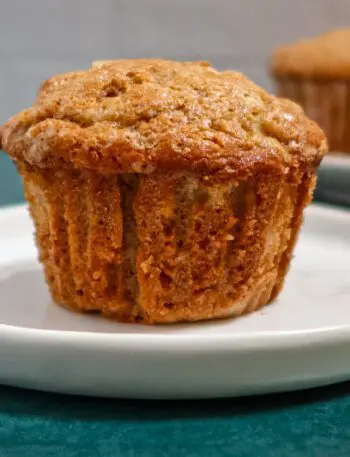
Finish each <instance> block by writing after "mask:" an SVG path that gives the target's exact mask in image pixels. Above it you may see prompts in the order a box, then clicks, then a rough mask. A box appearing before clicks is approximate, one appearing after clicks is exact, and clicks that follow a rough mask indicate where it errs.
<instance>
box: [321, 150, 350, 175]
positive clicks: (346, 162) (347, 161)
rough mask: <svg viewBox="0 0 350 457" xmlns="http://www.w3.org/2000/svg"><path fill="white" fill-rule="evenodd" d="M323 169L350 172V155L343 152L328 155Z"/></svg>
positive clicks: (323, 162)
mask: <svg viewBox="0 0 350 457" xmlns="http://www.w3.org/2000/svg"><path fill="white" fill-rule="evenodd" d="M321 167H322V168H323V169H329V170H342V171H345V170H346V171H347V172H349V171H350V154H349V153H347V154H345V153H343V152H333V153H331V154H327V155H326V156H325V157H324V159H323V160H322V164H321Z"/></svg>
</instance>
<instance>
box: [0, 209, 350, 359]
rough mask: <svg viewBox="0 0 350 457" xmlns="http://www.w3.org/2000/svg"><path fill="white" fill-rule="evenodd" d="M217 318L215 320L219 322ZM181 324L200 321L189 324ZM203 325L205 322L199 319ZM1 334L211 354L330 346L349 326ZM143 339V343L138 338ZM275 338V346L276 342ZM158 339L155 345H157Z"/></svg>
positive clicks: (9, 329)
mask: <svg viewBox="0 0 350 457" xmlns="http://www.w3.org/2000/svg"><path fill="white" fill-rule="evenodd" d="M307 211H308V212H311V213H312V214H314V215H315V216H316V217H326V218H327V219H328V220H329V219H333V220H337V221H347V222H349V224H350V211H349V210H347V209H342V208H334V207H332V206H329V205H325V204H318V203H317V204H315V203H313V204H312V205H310V206H309V208H308V209H307ZM26 213H27V205H26V204H16V205H9V206H6V207H3V208H0V223H1V222H2V221H3V220H6V219H7V221H8V218H9V217H10V218H12V217H21V216H22V217H23V216H24V214H26ZM220 322H222V321H220V320H219V321H218V322H217V323H218V324H220ZM187 325H201V324H200V323H193V324H187ZM204 325H206V324H205V323H204ZM214 325H215V323H214ZM2 339H4V341H6V342H7V343H9V342H10V341H11V342H12V343H13V342H18V343H20V344H31V343H34V344H37V343H38V342H39V341H42V342H45V343H46V344H47V343H48V342H51V344H54V345H55V346H57V345H59V346H61V347H71V346H72V345H73V346H75V347H76V346H84V347H85V348H88V347H92V348H94V349H96V346H98V348H99V349H102V350H107V349H108V348H109V349H113V351H122V352H125V351H135V350H137V351H140V350H141V351H142V350H144V351H145V352H149V351H152V352H156V353H165V352H166V353H169V352H175V353H188V352H189V349H191V350H192V351H195V352H196V353H208V352H209V353H212V352H217V351H220V352H221V351H229V352H242V351H244V350H247V351H251V350H255V351H256V350H259V351H265V350H267V351H270V350H271V349H272V348H273V349H274V350H286V349H294V348H299V347H301V346H303V347H305V346H308V347H314V346H320V344H325V345H327V346H330V345H332V346H334V345H339V344H344V343H346V342H349V341H350V325H346V324H345V325H343V326H336V327H327V328H320V329H310V330H307V329H306V330H302V331H301V330H291V331H278V330H273V331H258V332H253V333H249V334H247V333H245V332H238V333H233V334H230V333H228V332H227V331H225V332H223V333H222V334H220V335H217V334H211V333H209V334H207V335H206V334H187V333H169V334H166V333H157V334H152V333H142V334H141V333H139V334H137V333H118V332H116V333H100V332H92V331H79V332H77V331H74V330H52V329H37V328H29V327H21V326H15V325H8V324H1V323H0V340H2ZM144 342H147V344H146V345H143V344H142V343H144ZM277 342H278V346H276V343H277ZM160 343H161V344H160Z"/></svg>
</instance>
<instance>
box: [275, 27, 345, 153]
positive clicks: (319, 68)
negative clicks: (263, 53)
mask: <svg viewBox="0 0 350 457" xmlns="http://www.w3.org/2000/svg"><path fill="white" fill-rule="evenodd" d="M272 74H273V76H274V79H275V81H276V82H277V91H278V95H279V96H281V97H286V98H290V99H292V100H294V101H295V102H297V103H299V104H300V105H301V106H302V107H303V108H304V110H305V112H306V114H307V115H308V116H309V117H310V118H312V119H313V120H315V121H316V122H317V123H318V124H319V125H320V126H321V127H322V128H323V130H324V132H325V133H326V135H327V137H328V142H329V147H330V151H340V152H346V153H350V28H349V29H339V30H334V31H331V32H328V33H326V34H323V35H321V36H319V37H316V38H311V39H305V40H302V41H298V42H296V43H294V44H291V45H287V46H281V47H279V48H278V49H276V50H275V51H274V53H273V56H272Z"/></svg>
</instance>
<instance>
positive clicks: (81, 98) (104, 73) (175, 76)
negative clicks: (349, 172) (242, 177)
mask: <svg viewBox="0 0 350 457" xmlns="http://www.w3.org/2000/svg"><path fill="white" fill-rule="evenodd" d="M2 144H3V148H4V150H5V151H7V152H8V153H9V154H10V155H11V156H12V157H13V158H14V159H15V160H24V161H25V162H27V163H29V164H30V165H31V166H38V167H41V168H51V167H57V165H59V166H67V165H73V166H74V167H79V168H87V169H94V170H99V171H101V172H104V173H122V172H137V173H150V172H153V171H164V170H188V171H194V172H200V173H207V174H211V173H223V174H228V175H232V174H237V173H239V172H242V173H243V172H244V171H246V172H250V170H251V168H252V167H253V166H257V164H267V163H269V164H271V165H274V166H279V167H286V166H290V165H291V164H292V163H294V164H297V165H298V164H299V163H301V162H302V163H306V164H309V165H310V166H315V165H317V164H318V163H319V162H320V160H321V158H322V156H323V154H324V152H325V150H326V141H325V137H324V135H323V133H322V131H321V129H320V128H319V127H318V126H317V125H316V124H315V123H314V122H312V121H311V120H309V119H308V118H307V117H306V116H305V114H304V113H303V111H302V109H301V108H300V107H299V106H298V105H296V104H294V103H293V102H291V101H288V100H284V99H279V98H277V97H274V96H272V95H269V94H267V93H266V92H265V91H264V90H263V89H261V88H259V87H257V86H256V85H254V84H253V83H252V82H251V81H249V80H248V79H247V78H246V77H245V76H243V75H242V74H240V73H237V72H233V71H224V72H219V71H217V70H215V69H214V68H212V67H211V66H210V65H209V64H208V63H206V62H173V61H164V60H158V59H142V60H141V59H140V60H118V61H102V62H96V63H95V64H93V66H92V68H90V69H89V70H86V71H77V72H72V73H66V74H61V75H57V76H54V77H52V78H50V79H48V80H47V81H45V82H44V83H43V84H42V86H41V88H40V91H39V93H38V96H37V99H36V101H35V104H34V106H33V107H32V108H29V109H27V110H24V111H22V112H21V113H19V114H17V115H15V116H14V117H12V118H11V119H10V120H9V121H8V122H7V123H6V124H5V125H4V127H3V129H2Z"/></svg>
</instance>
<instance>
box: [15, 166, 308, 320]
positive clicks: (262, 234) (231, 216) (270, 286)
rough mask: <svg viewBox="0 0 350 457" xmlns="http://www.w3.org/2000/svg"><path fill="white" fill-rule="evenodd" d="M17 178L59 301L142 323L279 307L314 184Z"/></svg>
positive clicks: (163, 177)
mask: <svg viewBox="0 0 350 457" xmlns="http://www.w3.org/2000/svg"><path fill="white" fill-rule="evenodd" d="M19 168H20V172H21V174H22V176H23V178H24V183H25V192H26V197H27V199H28V201H29V204H30V211H31V213H32V216H33V220H34V221H35V224H36V239H37V245H38V247H39V252H40V259H41V261H42V263H43V265H44V268H45V274H46V279H47V282H48V284H49V287H50V290H51V293H52V295H53V297H54V299H55V301H57V302H58V303H60V304H62V305H64V306H66V307H68V308H72V309H74V310H78V311H83V312H96V313H101V314H102V315H105V316H109V317H112V318H115V319H117V320H119V321H128V322H130V321H131V322H133V321H136V322H145V323H171V322H179V321H196V320H205V319H214V318H222V317H227V316H238V315H240V314H242V313H246V312H250V311H253V310H255V309H257V308H259V307H261V306H263V305H264V304H266V303H268V302H269V301H270V300H271V299H272V298H274V297H275V296H276V295H277V294H278V292H279V290H280V288H281V286H282V284H283V280H284V277H285V275H286V271H287V268H288V265H289V262H290V257H291V254H292V250H293V246H294V243H295V239H296V236H297V233H298V230H299V227H300V224H301V221H302V211H303V208H304V207H305V205H306V204H307V203H308V201H309V200H310V197H311V192H312V190H313V186H314V181H315V178H314V177H313V174H312V173H310V172H307V173H302V172H299V171H297V170H295V171H294V172H292V173H290V174H289V175H288V176H285V175H284V174H283V173H281V172H280V170H279V169H278V168H276V169H274V170H271V169H270V170H263V169H261V170H259V172H258V173H256V174H255V175H253V176H251V177H250V178H249V179H245V180H242V181H237V182H231V181H227V180H225V181H222V182H216V183H213V182H210V181H209V182H208V180H207V179H206V177H205V176H204V177H201V178H199V177H195V176H192V175H186V174H181V173H180V174H174V173H168V174H165V173H159V174H157V173H155V174H151V175H148V176H147V175H138V174H121V175H102V174H99V173H95V172H90V171H88V170H76V169H70V170H69V169H65V170H60V171H57V172H55V173H52V172H49V173H48V172H47V171H43V170H37V169H33V168H32V167H30V166H28V165H26V164H22V165H20V166H19Z"/></svg>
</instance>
